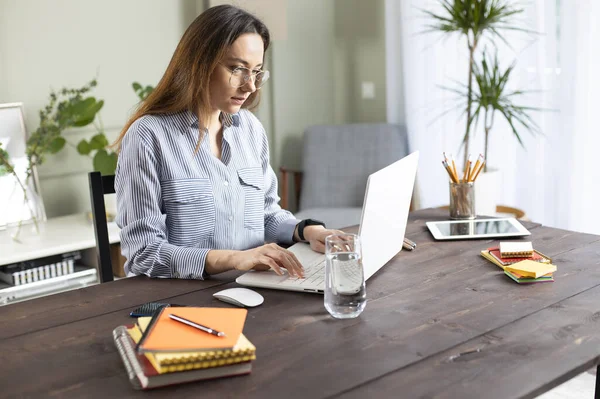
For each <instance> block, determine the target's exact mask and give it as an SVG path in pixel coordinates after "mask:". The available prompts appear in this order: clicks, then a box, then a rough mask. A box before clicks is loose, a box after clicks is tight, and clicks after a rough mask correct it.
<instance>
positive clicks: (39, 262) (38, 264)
mask: <svg viewBox="0 0 600 399" xmlns="http://www.w3.org/2000/svg"><path fill="white" fill-rule="evenodd" d="M79 259H81V252H80V251H74V252H68V253H64V254H59V255H52V256H47V257H45V258H40V259H34V260H29V261H25V262H19V263H14V264H9V265H6V266H2V267H0V281H4V282H5V283H7V284H10V285H14V286H18V285H25V284H29V283H34V282H36V281H42V280H47V279H50V278H54V277H60V276H65V275H67V274H73V273H75V261H77V260H79Z"/></svg>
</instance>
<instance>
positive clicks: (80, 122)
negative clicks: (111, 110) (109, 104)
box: [72, 97, 104, 127]
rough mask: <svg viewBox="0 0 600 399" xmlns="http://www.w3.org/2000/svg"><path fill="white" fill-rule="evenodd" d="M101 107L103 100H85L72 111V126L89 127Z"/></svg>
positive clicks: (89, 98)
mask: <svg viewBox="0 0 600 399" xmlns="http://www.w3.org/2000/svg"><path fill="white" fill-rule="evenodd" d="M103 106H104V100H100V101H96V99H95V98H94V97H88V98H86V99H85V100H83V101H82V102H81V103H79V104H78V105H77V107H76V108H75V109H73V110H72V111H73V113H74V115H75V119H74V122H73V126H76V127H82V126H87V125H89V124H90V123H92V122H93V121H94V119H95V118H96V114H97V113H98V112H99V111H100V110H101V109H102V107H103Z"/></svg>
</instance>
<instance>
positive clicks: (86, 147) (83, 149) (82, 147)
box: [77, 140, 92, 155]
mask: <svg viewBox="0 0 600 399" xmlns="http://www.w3.org/2000/svg"><path fill="white" fill-rule="evenodd" d="M77 152H78V153H80V154H81V155H88V154H89V153H90V152H92V148H91V146H90V143H88V142H87V141H85V140H81V141H80V142H79V144H77Z"/></svg>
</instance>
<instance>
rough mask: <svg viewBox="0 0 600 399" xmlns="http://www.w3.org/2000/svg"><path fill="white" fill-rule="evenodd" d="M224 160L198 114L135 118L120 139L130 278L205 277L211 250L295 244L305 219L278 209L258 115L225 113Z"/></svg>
mask: <svg viewBox="0 0 600 399" xmlns="http://www.w3.org/2000/svg"><path fill="white" fill-rule="evenodd" d="M221 122H222V124H223V142H222V154H221V159H218V158H217V157H215V156H214V155H213V154H212V152H211V149H210V142H209V137H208V134H207V133H206V134H204V135H203V138H202V141H201V143H200V148H199V150H198V152H197V153H194V152H195V149H196V146H197V144H198V117H197V116H196V115H194V114H193V113H192V112H189V111H185V112H181V113H177V114H172V115H146V116H143V117H142V118H140V119H138V120H136V121H135V122H134V123H133V124H132V125H131V127H130V128H129V130H128V131H127V134H126V135H125V137H124V138H123V141H122V143H121V152H120V154H119V162H118V165H117V171H116V177H115V190H116V194H117V207H118V211H117V214H118V217H117V224H118V225H119V227H120V228H121V248H122V252H123V255H124V256H125V257H126V258H127V262H126V263H125V272H126V273H127V274H128V275H141V274H144V275H147V276H150V277H167V278H189V279H193V278H195V279H201V278H205V277H206V276H207V274H206V273H205V271H204V263H205V260H206V254H207V253H208V251H210V250H211V249H234V250H245V249H250V248H254V247H257V246H261V245H263V244H264V243H265V242H279V243H291V242H292V241H293V239H292V236H293V233H294V228H295V226H296V224H297V223H298V222H299V220H296V218H295V217H294V216H293V215H292V214H291V213H290V212H288V211H286V210H283V209H281V208H280V207H279V204H278V203H279V197H278V195H277V177H276V175H275V173H274V172H273V169H272V168H271V166H270V164H269V145H268V142H267V136H266V134H265V130H264V128H263V126H262V124H261V123H260V122H259V120H258V119H257V118H256V117H255V116H254V115H253V114H252V113H251V112H250V111H247V110H241V111H240V112H239V113H237V114H235V115H229V114H224V113H221Z"/></svg>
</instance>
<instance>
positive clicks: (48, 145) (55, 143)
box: [0, 80, 103, 241]
mask: <svg viewBox="0 0 600 399" xmlns="http://www.w3.org/2000/svg"><path fill="white" fill-rule="evenodd" d="M95 86H96V81H95V80H92V81H91V82H90V83H88V84H87V85H84V86H83V87H81V88H79V89H67V88H63V89H62V90H60V91H58V92H55V91H54V90H52V91H51V93H50V97H49V102H48V104H47V105H46V106H45V107H44V109H42V110H41V111H40V113H39V115H40V125H39V126H38V128H37V129H36V130H35V131H34V132H33V133H32V134H31V136H30V137H29V139H28V140H27V143H26V149H25V150H26V154H27V168H26V173H25V178H24V179H21V178H19V176H18V174H17V173H16V172H15V168H14V165H13V164H12V162H11V160H10V159H9V158H8V153H7V152H6V151H4V150H2V151H0V169H1V172H2V173H3V174H8V173H10V174H12V175H13V176H14V178H15V179H16V181H17V183H18V185H19V187H20V188H21V189H22V191H23V198H24V200H25V201H26V202H29V197H30V196H35V195H37V193H35V192H34V191H32V190H31V187H32V185H31V184H30V183H31V181H30V180H31V178H32V176H33V171H34V170H35V168H36V167H37V166H39V165H42V164H43V163H44V161H45V159H46V156H47V155H48V154H56V153H57V152H59V151H60V150H61V149H62V148H63V147H64V146H65V144H66V140H65V139H64V137H62V132H63V131H64V130H66V129H69V128H75V127H83V126H87V125H89V124H90V123H92V122H93V121H94V119H95V117H96V114H97V113H98V111H99V110H100V109H101V108H102V105H103V102H102V101H98V100H96V99H95V98H94V97H89V96H86V95H87V93H88V92H89V91H90V90H92V88H93V87H95ZM30 213H31V219H32V221H33V223H34V226H35V227H36V230H37V231H39V229H38V219H37V218H38V216H39V215H37V212H35V210H33V209H32V210H31V212H30ZM22 222H23V221H21V222H19V224H18V226H17V229H16V232H15V233H14V234H13V235H12V237H13V239H14V240H16V241H18V240H19V234H20V231H21V227H22V224H23V223H22Z"/></svg>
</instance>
